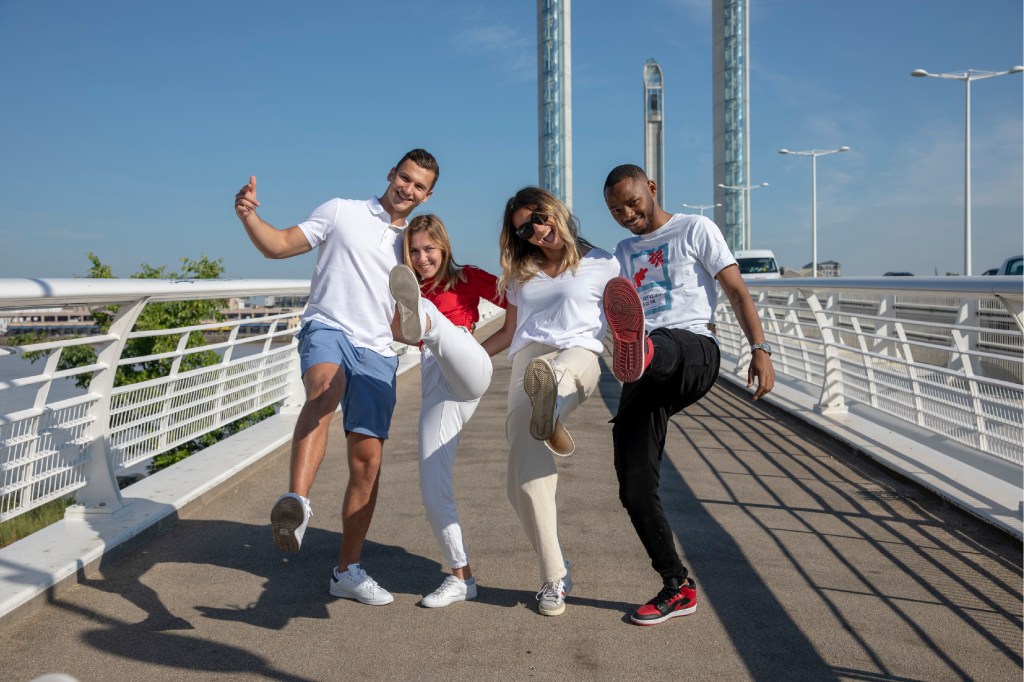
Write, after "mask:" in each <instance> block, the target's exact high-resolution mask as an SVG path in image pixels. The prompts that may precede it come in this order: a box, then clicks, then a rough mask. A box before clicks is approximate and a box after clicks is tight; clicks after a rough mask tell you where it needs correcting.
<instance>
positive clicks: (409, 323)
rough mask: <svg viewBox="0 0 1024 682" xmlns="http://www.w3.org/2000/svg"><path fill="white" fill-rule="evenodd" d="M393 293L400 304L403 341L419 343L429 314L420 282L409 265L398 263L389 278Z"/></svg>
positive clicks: (399, 311) (399, 312) (400, 327)
mask: <svg viewBox="0 0 1024 682" xmlns="http://www.w3.org/2000/svg"><path fill="white" fill-rule="evenodd" d="M388 286H389V288H390V289H391V295H392V296H394V298H395V302H396V303H397V304H398V326H399V329H400V330H401V332H402V338H401V339H400V340H401V341H404V342H405V343H408V344H413V345H415V344H417V343H419V342H420V339H422V338H423V333H424V332H425V331H426V329H427V314H426V311H424V310H423V302H422V300H421V297H420V282H419V279H417V277H416V273H415V272H413V270H412V268H410V267H409V266H408V265H402V264H399V265H396V266H395V267H394V268H392V269H391V276H390V278H389V279H388Z"/></svg>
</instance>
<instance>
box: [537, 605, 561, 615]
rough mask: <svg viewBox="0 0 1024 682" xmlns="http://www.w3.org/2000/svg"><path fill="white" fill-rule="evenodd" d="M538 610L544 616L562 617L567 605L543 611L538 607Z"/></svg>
mask: <svg viewBox="0 0 1024 682" xmlns="http://www.w3.org/2000/svg"><path fill="white" fill-rule="evenodd" d="M537 610H538V611H540V615H542V616H560V615H562V614H563V613H565V604H562V605H561V606H560V607H558V608H556V609H542V608H540V607H539V606H538V607H537Z"/></svg>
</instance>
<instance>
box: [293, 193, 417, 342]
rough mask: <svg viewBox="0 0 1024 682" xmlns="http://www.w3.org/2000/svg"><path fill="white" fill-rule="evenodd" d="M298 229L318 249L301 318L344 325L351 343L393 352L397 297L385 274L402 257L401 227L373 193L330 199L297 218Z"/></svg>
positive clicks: (400, 260) (388, 273) (344, 330)
mask: <svg viewBox="0 0 1024 682" xmlns="http://www.w3.org/2000/svg"><path fill="white" fill-rule="evenodd" d="M299 229H301V230H302V233H303V234H304V235H306V239H307V240H308V241H309V244H310V246H312V247H313V248H314V249H318V252H317V257H316V270H314V272H313V279H312V282H311V284H310V291H309V306H308V307H307V308H306V312H305V314H304V315H303V318H302V322H303V323H305V322H308V321H310V320H317V321H318V322H322V323H324V324H326V325H328V326H330V327H334V328H335V329H340V330H341V331H343V332H344V333H345V335H346V336H348V338H349V340H350V341H351V342H352V344H353V345H355V346H359V347H362V348H369V349H370V350H373V351H375V352H376V353H379V354H381V355H384V356H393V355H394V354H395V352H394V351H393V350H392V349H391V341H392V340H393V337H392V335H391V326H390V325H391V319H392V318H393V317H394V314H395V299H394V298H393V297H392V296H391V291H390V290H389V288H388V277H389V275H390V273H391V269H392V268H393V267H395V265H397V264H398V263H401V262H402V232H403V230H404V229H405V228H404V227H396V226H394V225H392V224H391V217H390V216H389V215H388V213H387V211H385V210H384V208H383V207H382V206H381V205H380V200H379V199H378V198H377V197H374V198H372V199H370V200H368V201H357V200H350V199H331V200H330V201H328V202H327V203H325V204H323V205H321V206H319V207H317V209H316V210H314V211H313V213H312V214H310V216H309V217H308V218H306V220H305V221H303V222H301V223H299Z"/></svg>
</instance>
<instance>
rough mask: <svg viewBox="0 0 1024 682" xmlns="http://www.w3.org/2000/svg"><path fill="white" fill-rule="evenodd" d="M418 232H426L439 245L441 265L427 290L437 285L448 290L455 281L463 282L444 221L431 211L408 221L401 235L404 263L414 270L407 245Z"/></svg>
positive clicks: (434, 289)
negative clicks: (403, 233)
mask: <svg viewBox="0 0 1024 682" xmlns="http://www.w3.org/2000/svg"><path fill="white" fill-rule="evenodd" d="M420 232H424V233H426V235H427V236H428V237H429V238H430V240H431V241H432V242H434V243H435V244H437V245H438V246H439V247H441V254H442V256H441V265H440V266H439V267H438V268H437V274H436V275H435V276H434V279H433V283H432V284H431V285H430V289H429V291H431V292H433V291H437V289H438V287H441V291H449V290H451V288H452V287H454V286H455V284H456V283H457V282H465V281H466V276H465V275H464V274H463V273H462V266H461V265H459V264H458V263H456V262H455V259H454V258H453V257H452V241H451V239H450V238H449V237H448V230H447V229H446V228H445V226H444V222H443V221H442V220H441V219H440V218H438V217H437V216H436V215H434V214H432V213H425V214H423V215H418V216H416V217H415V218H413V219H412V220H410V221H409V225H408V227H406V228H405V235H404V236H403V237H402V253H403V257H404V259H405V264H406V265H408V266H409V267H410V268H412V270H413V272H416V268H413V267H412V256H411V255H410V253H409V248H410V246H409V245H410V244H411V242H412V238H413V235H415V234H419V233H420ZM416 277H417V278H418V277H419V273H417V274H416Z"/></svg>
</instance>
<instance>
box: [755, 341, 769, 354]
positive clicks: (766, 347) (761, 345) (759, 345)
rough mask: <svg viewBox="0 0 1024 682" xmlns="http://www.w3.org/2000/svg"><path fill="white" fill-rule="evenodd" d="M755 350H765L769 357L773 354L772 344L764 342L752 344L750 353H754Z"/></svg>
mask: <svg viewBox="0 0 1024 682" xmlns="http://www.w3.org/2000/svg"><path fill="white" fill-rule="evenodd" d="M755 350H763V351H764V352H765V353H767V354H768V355H771V354H772V345H771V344H770V343H768V342H767V341H762V342H761V343H752V344H750V352H751V353H753V352H754V351H755Z"/></svg>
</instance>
